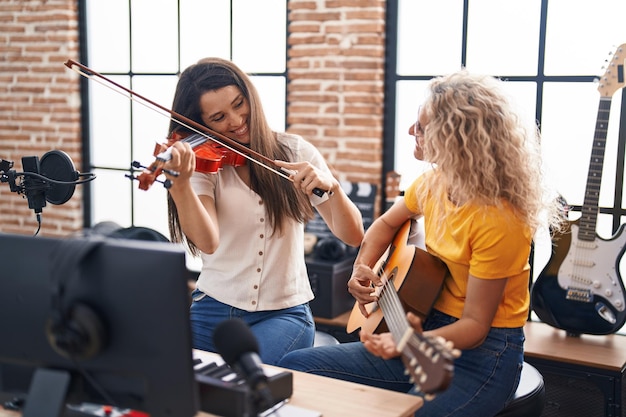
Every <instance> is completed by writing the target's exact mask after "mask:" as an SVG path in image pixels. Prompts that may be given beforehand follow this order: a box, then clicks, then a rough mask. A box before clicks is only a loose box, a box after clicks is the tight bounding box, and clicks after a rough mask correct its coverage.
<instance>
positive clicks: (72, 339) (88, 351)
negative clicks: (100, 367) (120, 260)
mask: <svg viewBox="0 0 626 417" xmlns="http://www.w3.org/2000/svg"><path fill="white" fill-rule="evenodd" d="M101 243H102V240H101V239H95V238H91V239H87V240H84V239H68V240H66V241H63V242H62V243H61V244H60V245H59V246H58V247H57V249H56V250H55V251H54V252H53V253H52V255H51V256H52V271H51V293H52V297H51V311H50V317H49V318H48V320H47V322H46V329H45V330H46V336H47V338H48V342H49V343H50V346H52V348H53V349H54V350H55V351H56V352H57V353H58V354H59V355H61V356H64V357H66V358H68V359H71V360H85V359H89V358H92V357H94V356H96V355H97V354H98V353H99V352H100V351H101V350H102V348H103V347H104V345H105V344H106V341H107V338H106V336H107V331H106V327H105V325H104V322H103V320H102V319H101V317H100V315H99V314H98V313H97V312H96V311H95V310H94V309H93V308H92V307H91V306H89V305H88V304H86V303H83V302H81V301H80V300H78V299H76V300H68V297H67V291H68V287H70V285H71V284H72V282H73V280H76V279H80V280H83V279H88V278H86V277H83V276H82V275H83V271H82V268H81V264H82V262H83V260H85V259H87V258H88V257H89V256H90V255H91V254H92V253H93V252H94V251H95V250H96V249H97V248H98V247H99V246H100V244H101Z"/></svg>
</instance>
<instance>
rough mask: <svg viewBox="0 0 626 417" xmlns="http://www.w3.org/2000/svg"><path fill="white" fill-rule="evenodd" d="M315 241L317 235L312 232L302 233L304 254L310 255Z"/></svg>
mask: <svg viewBox="0 0 626 417" xmlns="http://www.w3.org/2000/svg"><path fill="white" fill-rule="evenodd" d="M316 243H317V236H316V235H315V234H313V233H304V254H305V255H310V254H312V253H313V250H314V249H315V244H316Z"/></svg>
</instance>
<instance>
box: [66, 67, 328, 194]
mask: <svg viewBox="0 0 626 417" xmlns="http://www.w3.org/2000/svg"><path fill="white" fill-rule="evenodd" d="M65 66H66V67H68V68H69V69H71V70H73V71H75V72H77V73H78V74H80V75H81V76H83V77H85V78H87V79H90V80H93V81H95V82H97V83H99V84H101V85H103V86H105V87H107V88H110V89H112V90H113V91H115V92H116V93H119V94H121V95H123V96H124V97H126V98H128V99H129V100H131V101H134V102H137V103H139V104H141V105H143V106H145V107H147V108H149V109H151V110H153V111H156V112H157V113H159V114H161V115H163V116H166V117H170V118H171V119H172V120H174V122H176V123H178V124H179V125H181V126H183V127H186V128H187V129H189V130H191V131H193V132H195V133H197V134H199V135H202V136H204V137H205V138H207V139H209V140H211V141H213V142H216V143H218V144H220V145H222V146H224V147H225V148H227V149H229V150H231V151H233V152H235V153H237V154H239V155H241V156H243V157H244V158H246V159H247V160H249V161H251V162H254V163H256V164H258V165H259V166H262V167H263V168H265V169H268V170H270V171H272V172H274V173H276V174H278V175H280V176H281V177H283V178H285V179H287V180H289V181H292V182H293V179H292V178H291V177H290V175H294V174H295V173H294V172H293V171H290V170H288V169H285V168H280V170H282V171H285V172H287V174H285V173H284V172H281V171H280V170H278V169H275V168H272V167H271V166H270V165H274V161H273V160H271V159H270V158H268V157H266V156H265V155H262V154H260V153H258V152H256V151H253V150H252V149H248V148H247V147H245V146H243V145H242V144H240V143H237V142H236V141H234V140H232V139H231V138H229V137H228V136H225V135H222V134H221V133H218V132H216V131H214V130H212V129H210V128H208V127H206V126H204V125H201V124H200V123H198V122H196V121H194V120H191V119H189V118H188V117H186V116H183V115H182V114H180V113H177V112H175V111H173V110H171V109H168V108H167V107H165V106H162V105H160V104H158V103H156V102H154V101H152V100H150V99H148V98H146V97H144V96H142V95H141V94H139V93H136V92H135V91H133V90H131V89H129V88H126V87H124V86H123V85H121V84H119V83H116V82H115V81H113V80H111V79H110V78H107V77H105V76H104V75H102V74H100V73H99V72H97V71H94V70H92V69H91V68H89V67H87V66H85V65H83V64H81V63H79V62H76V61H74V60H73V59H68V60H67V61H66V62H65ZM114 87H115V88H114ZM125 93H126V94H125ZM256 158H258V159H256ZM324 193H326V191H324V190H321V189H319V188H316V189H314V190H313V194H315V195H317V196H318V197H322V196H323V195H324Z"/></svg>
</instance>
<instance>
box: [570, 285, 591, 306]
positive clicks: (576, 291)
mask: <svg viewBox="0 0 626 417" xmlns="http://www.w3.org/2000/svg"><path fill="white" fill-rule="evenodd" d="M565 298H566V299H568V300H573V301H580V302H583V303H590V302H591V301H592V300H593V294H592V293H591V291H589V290H585V289H583V288H569V289H568V290H567V294H566V295H565Z"/></svg>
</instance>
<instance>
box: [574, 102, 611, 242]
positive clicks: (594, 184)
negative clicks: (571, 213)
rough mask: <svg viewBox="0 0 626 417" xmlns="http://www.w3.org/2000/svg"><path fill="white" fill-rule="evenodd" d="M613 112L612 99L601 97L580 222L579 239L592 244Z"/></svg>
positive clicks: (594, 236)
mask: <svg viewBox="0 0 626 417" xmlns="http://www.w3.org/2000/svg"><path fill="white" fill-rule="evenodd" d="M610 111H611V97H601V98H600V104H599V105H598V117H597V119H596V129H595V134H594V139H593V147H592V149H591V160H590V162H589V173H588V175H587V186H586V188H585V200H584V203H583V206H582V210H581V211H582V216H581V218H580V222H579V230H578V239H580V240H582V241H586V242H591V241H593V240H595V238H596V224H597V222H598V201H599V198H600V185H601V183H602V169H603V167H604V153H605V149H606V137H607V129H608V126H609V113H610Z"/></svg>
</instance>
